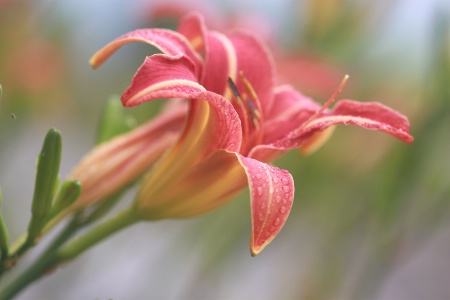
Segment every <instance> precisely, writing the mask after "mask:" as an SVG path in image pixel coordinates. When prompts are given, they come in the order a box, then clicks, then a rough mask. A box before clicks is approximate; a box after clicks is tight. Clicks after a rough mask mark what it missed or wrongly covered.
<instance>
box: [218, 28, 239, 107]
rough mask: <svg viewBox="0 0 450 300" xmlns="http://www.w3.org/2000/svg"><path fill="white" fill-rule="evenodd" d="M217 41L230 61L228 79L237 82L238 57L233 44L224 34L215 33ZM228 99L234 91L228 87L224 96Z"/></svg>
mask: <svg viewBox="0 0 450 300" xmlns="http://www.w3.org/2000/svg"><path fill="white" fill-rule="evenodd" d="M214 34H215V36H216V37H217V39H219V40H220V41H221V42H222V44H223V46H224V48H225V51H226V53H227V58H226V59H227V60H228V77H229V78H231V80H233V81H236V75H237V67H238V66H237V63H238V62H237V56H236V50H235V49H234V46H233V44H232V43H231V41H230V40H229V39H228V38H227V37H226V36H225V35H223V34H221V33H218V32H214ZM223 96H224V97H225V98H226V99H231V96H232V91H231V89H230V87H228V86H227V87H226V89H225V93H224V95H223Z"/></svg>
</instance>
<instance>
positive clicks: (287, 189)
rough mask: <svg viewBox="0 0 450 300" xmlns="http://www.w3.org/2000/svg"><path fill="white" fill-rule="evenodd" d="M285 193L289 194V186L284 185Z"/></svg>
mask: <svg viewBox="0 0 450 300" xmlns="http://www.w3.org/2000/svg"><path fill="white" fill-rule="evenodd" d="M283 191H285V192H286V193H287V192H289V187H288V186H287V185H283Z"/></svg>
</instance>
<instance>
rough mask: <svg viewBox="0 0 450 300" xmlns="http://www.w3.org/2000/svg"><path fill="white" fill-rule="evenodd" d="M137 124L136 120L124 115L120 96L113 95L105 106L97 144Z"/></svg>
mask: <svg viewBox="0 0 450 300" xmlns="http://www.w3.org/2000/svg"><path fill="white" fill-rule="evenodd" d="M135 126H136V121H135V120H134V119H133V118H131V117H126V116H125V115H124V109H123V106H122V103H121V102H120V99H119V97H118V96H113V97H111V98H110V99H109V100H108V101H107V103H106V106H105V109H104V111H103V115H102V118H101V121H100V126H99V130H98V134H97V144H101V143H104V142H106V141H108V140H110V139H112V138H113V137H115V136H117V135H119V134H122V133H125V132H127V131H129V130H130V129H132V128H133V127H135Z"/></svg>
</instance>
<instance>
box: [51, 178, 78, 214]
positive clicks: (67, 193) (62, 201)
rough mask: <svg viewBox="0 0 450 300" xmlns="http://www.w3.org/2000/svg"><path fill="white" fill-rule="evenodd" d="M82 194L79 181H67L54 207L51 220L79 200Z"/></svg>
mask: <svg viewBox="0 0 450 300" xmlns="http://www.w3.org/2000/svg"><path fill="white" fill-rule="evenodd" d="M80 194H81V184H80V182H79V181H78V180H68V181H65V182H64V183H63V184H62V186H61V189H60V190H59V193H58V196H57V197H56V200H55V202H54V203H53V205H52V208H51V211H50V215H49V219H51V218H52V217H53V216H55V215H56V214H58V213H59V212H60V211H61V210H63V209H65V208H67V207H69V206H70V205H71V204H72V203H74V202H75V200H77V198H78V197H79V196H80Z"/></svg>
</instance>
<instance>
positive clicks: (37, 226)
mask: <svg viewBox="0 0 450 300" xmlns="http://www.w3.org/2000/svg"><path fill="white" fill-rule="evenodd" d="M61 148H62V138H61V134H60V133H59V131H57V130H56V129H53V128H52V129H50V130H49V131H48V133H47V135H46V137H45V140H44V144H43V145H42V150H41V152H40V154H39V157H38V161H37V171H36V180H35V187H34V195H33V204H32V207H31V213H32V215H31V220H30V224H29V225H28V238H27V242H28V243H34V241H35V239H36V237H37V236H38V235H39V233H40V231H41V230H42V228H43V227H44V225H45V222H46V220H47V218H48V215H49V213H50V209H51V206H52V200H53V195H54V190H55V185H56V184H57V182H58V172H59V164H60V161H61Z"/></svg>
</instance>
